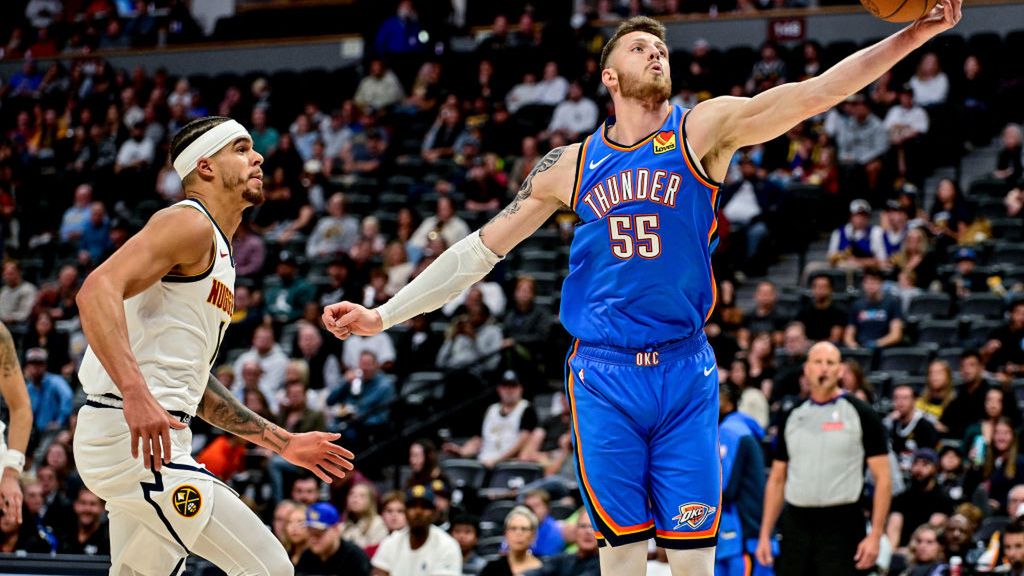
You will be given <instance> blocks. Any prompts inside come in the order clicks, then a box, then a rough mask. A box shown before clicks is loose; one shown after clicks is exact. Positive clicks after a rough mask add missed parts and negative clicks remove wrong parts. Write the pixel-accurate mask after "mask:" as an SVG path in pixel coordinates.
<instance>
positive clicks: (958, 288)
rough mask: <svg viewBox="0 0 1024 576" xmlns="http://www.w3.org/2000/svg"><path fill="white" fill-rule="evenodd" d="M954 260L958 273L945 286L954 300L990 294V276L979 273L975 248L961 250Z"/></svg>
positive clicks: (950, 277)
mask: <svg viewBox="0 0 1024 576" xmlns="http://www.w3.org/2000/svg"><path fill="white" fill-rule="evenodd" d="M953 259H954V260H955V261H956V271H955V272H954V273H953V274H951V275H950V276H949V279H948V280H947V281H946V286H945V289H946V292H948V293H949V295H950V296H951V297H952V298H954V299H963V298H966V297H968V296H970V295H971V294H978V293H985V292H988V276H987V275H985V274H984V273H981V272H978V271H977V263H978V254H977V253H976V252H975V251H974V248H971V247H969V246H964V247H963V248H960V249H959V250H957V251H956V254H955V255H954V258H953Z"/></svg>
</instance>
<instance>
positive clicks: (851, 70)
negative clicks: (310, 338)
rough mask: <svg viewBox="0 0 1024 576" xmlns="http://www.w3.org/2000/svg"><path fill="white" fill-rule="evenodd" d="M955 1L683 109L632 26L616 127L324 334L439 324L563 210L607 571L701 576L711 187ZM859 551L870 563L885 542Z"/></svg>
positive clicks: (582, 471)
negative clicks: (658, 559) (882, 34)
mask: <svg viewBox="0 0 1024 576" xmlns="http://www.w3.org/2000/svg"><path fill="white" fill-rule="evenodd" d="M960 4H961V0H942V3H940V4H939V5H937V6H936V7H935V9H934V10H933V11H931V12H930V13H929V14H928V15H926V16H925V17H923V18H922V19H920V20H918V21H916V22H914V23H913V24H911V25H910V26H908V27H906V28H904V29H903V30H901V31H900V32H898V33H896V34H894V35H892V36H890V37H889V38H887V39H885V40H883V41H881V42H879V43H878V44H875V45H873V46H871V47H869V48H866V49H864V50H861V51H860V52H858V53H856V54H854V55H852V56H850V57H849V58H846V59H845V60H843V61H842V62H840V63H838V64H837V65H835V66H834V67H833V68H832V69H830V70H828V71H827V72H825V73H823V74H822V75H820V76H818V77H816V78H812V79H810V80H806V81H804V82H800V83H792V84H786V85H782V86H778V87H776V88H773V89H771V90H767V91H765V92H763V93H761V94H758V95H757V96H755V97H753V98H735V97H722V98H714V99H712V100H708V101H706V102H703V103H701V104H699V105H698V106H696V107H695V108H694V109H693V110H689V111H688V110H684V109H682V108H680V107H673V106H672V105H670V104H669V102H668V98H669V96H670V94H671V93H672V88H671V82H670V80H669V78H670V70H669V58H668V49H667V47H666V45H665V30H664V27H662V26H661V25H660V24H659V23H658V22H656V21H654V20H651V19H649V18H644V17H637V18H631V19H629V20H627V21H625V22H624V23H623V24H622V25H621V26H620V27H619V28H618V30H617V31H616V32H615V34H614V35H613V36H612V38H611V39H610V40H609V41H608V43H607V45H606V46H605V48H604V51H603V53H602V57H601V67H602V72H601V80H602V82H603V83H604V85H605V86H606V87H607V88H608V92H609V93H610V94H611V97H612V101H613V103H614V105H615V116H614V117H613V118H609V119H608V120H607V121H606V122H605V123H604V125H603V126H601V127H600V128H599V129H598V130H597V131H596V132H594V133H593V134H592V135H590V136H589V137H587V138H586V139H585V140H584V141H583V142H582V143H581V144H573V145H570V146H565V147H561V148H556V149H554V150H551V151H550V152H549V153H548V154H547V155H546V156H545V157H544V158H543V159H542V160H541V161H540V162H538V163H537V165H536V167H534V169H533V171H532V172H531V173H530V175H529V176H527V178H526V179H525V181H524V182H523V185H522V188H521V189H520V191H519V193H518V195H517V196H516V198H515V199H514V200H513V201H512V203H511V204H510V205H509V206H508V207H506V208H505V209H504V210H503V211H502V212H501V213H500V214H498V215H497V216H496V217H495V218H494V219H493V220H491V221H490V222H488V223H487V224H486V225H484V226H483V228H481V229H480V230H479V231H477V232H474V233H473V234H470V235H469V236H468V237H466V238H465V239H463V240H461V241H459V242H457V243H455V244H454V245H452V246H451V247H450V248H449V249H448V250H447V251H446V252H445V253H444V254H442V255H441V256H440V257H439V258H438V259H437V260H436V261H435V262H434V263H432V264H431V265H430V266H429V267H428V268H427V269H425V270H424V271H423V272H422V273H421V274H420V275H419V276H417V277H416V279H415V280H413V281H412V282H411V283H410V284H409V285H408V286H406V287H405V288H403V289H402V290H401V291H400V292H399V293H398V294H396V295H395V296H394V297H393V298H392V299H391V300H390V301H388V302H386V303H385V304H383V305H381V306H380V307H378V308H376V309H374V310H367V309H366V308H363V307H362V306H359V305H357V304H353V303H350V302H340V303H337V304H332V305H330V306H328V307H326V308H325V310H324V324H325V325H326V326H327V327H328V328H329V329H330V330H331V331H332V332H333V333H334V334H335V335H336V336H338V337H339V338H342V339H344V338H346V337H348V335H349V334H360V335H371V334H376V333H378V332H380V331H381V330H384V329H387V328H388V327H390V326H393V325H394V324H396V323H399V322H403V321H405V320H407V319H409V318H411V317H413V316H415V315H418V314H421V313H424V312H428V311H431V310H434V309H436V308H438V307H440V306H441V305H442V304H444V302H445V301H447V300H448V299H450V298H452V297H453V296H455V295H456V294H458V293H460V292H461V291H462V290H465V289H466V288H467V287H469V286H470V285H472V284H473V283H474V282H476V281H478V280H480V279H481V278H483V277H484V276H485V275H486V274H487V273H488V272H489V271H490V270H491V268H493V266H494V265H495V264H496V263H497V262H498V261H499V260H501V259H502V258H503V257H504V256H505V255H506V254H508V252H509V251H510V250H512V248H514V247H515V246H516V245H517V244H518V243H519V242H520V241H522V240H523V239H524V238H526V237H527V236H529V235H530V234H532V233H533V232H534V231H535V230H536V229H537V228H539V227H540V226H541V225H543V224H544V223H545V222H546V221H547V220H548V218H549V217H550V216H551V215H552V214H553V213H554V212H555V211H556V210H558V209H559V208H560V207H562V206H568V207H570V208H571V209H573V210H574V211H575V212H576V214H577V215H578V217H579V219H580V220H581V223H580V224H579V226H578V228H577V229H576V233H575V236H574V238H573V241H572V251H571V256H570V261H569V276H568V277H567V279H566V280H565V283H564V286H563V297H562V310H561V320H562V323H563V325H564V326H565V328H566V330H568V331H569V333H570V334H571V335H573V336H574V337H575V340H574V342H573V344H572V348H571V350H570V353H569V356H568V359H567V362H566V367H565V368H566V392H567V394H568V397H569V404H570V409H571V416H572V424H573V444H574V450H575V453H576V468H577V476H578V479H579V485H580V488H581V491H582V493H583V496H584V500H585V502H586V507H587V510H588V512H589V514H590V517H591V520H592V521H593V524H594V529H595V531H596V532H597V533H598V535H599V542H600V543H601V544H602V547H601V553H600V554H601V571H602V573H604V574H614V575H620V574H621V575H629V576H634V575H638V574H644V573H645V571H646V561H647V540H648V539H649V538H652V537H654V538H655V539H656V540H657V542H658V543H659V544H660V545H662V546H664V547H666V548H668V556H669V563H670V564H671V567H672V573H673V574H674V575H675V576H682V575H686V576H710V575H711V574H712V572H713V569H714V546H715V544H716V538H717V532H718V525H719V517H720V515H719V509H720V507H721V504H720V495H721V478H720V470H719V452H718V446H717V444H718V439H717V425H718V375H717V369H716V363H715V358H714V354H713V352H712V351H711V349H710V347H709V346H708V344H707V341H706V339H705V337H704V333H703V328H704V323H705V321H706V320H707V318H708V317H709V316H710V314H711V311H712V309H713V308H714V305H715V298H716V294H715V280H714V277H713V274H712V270H711V252H712V250H713V249H714V247H715V243H716V241H717V236H716V227H717V224H716V218H715V215H716V210H717V207H718V206H717V205H718V188H719V184H718V182H719V181H720V180H721V179H722V178H724V176H725V173H726V170H727V168H728V165H729V162H730V159H731V158H732V156H733V154H734V153H735V152H736V150H738V149H739V148H742V147H744V146H750V145H753V144H757V143H760V142H765V141H767V140H771V139H772V138H775V137H778V136H780V135H782V134H784V133H786V131H788V130H789V129H790V128H792V127H793V126H794V125H796V124H798V123H799V122H801V121H803V120H805V119H806V118H809V117H811V116H814V115H816V114H819V113H822V112H824V111H826V110H828V109H829V108H831V107H832V106H834V105H836V104H838V103H839V102H841V101H842V100H843V99H845V98H846V97H847V96H849V95H850V94H853V93H855V92H857V91H858V90H860V89H862V88H863V87H865V86H866V85H867V84H868V83H870V82H871V81H873V80H874V79H875V78H877V77H878V76H880V75H881V74H882V73H883V72H885V71H886V70H888V69H889V68H891V67H892V66H893V65H894V64H896V63H897V62H899V60H900V59H902V58H903V57H905V56H906V55H907V54H910V53H911V52H912V51H913V50H914V49H915V48H918V47H920V46H921V45H923V44H924V43H925V42H926V41H927V40H928V39H929V38H931V37H932V36H934V35H936V34H938V33H940V32H942V31H944V30H948V29H949V28H951V27H953V26H954V25H955V24H956V22H957V21H958V20H959V19H960ZM861 548H862V550H861V551H859V554H862V555H863V557H864V558H865V559H866V560H870V563H873V562H874V557H875V556H876V555H877V553H878V535H874V536H871V537H869V538H868V539H866V540H865V541H864V542H863V543H862V544H861ZM870 563H869V565H870Z"/></svg>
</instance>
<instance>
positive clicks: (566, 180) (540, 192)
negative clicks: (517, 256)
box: [480, 144, 580, 256]
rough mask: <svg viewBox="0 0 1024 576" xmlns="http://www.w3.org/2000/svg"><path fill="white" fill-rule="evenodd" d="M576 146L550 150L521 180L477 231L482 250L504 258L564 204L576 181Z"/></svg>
mask: <svg viewBox="0 0 1024 576" xmlns="http://www.w3.org/2000/svg"><path fill="white" fill-rule="evenodd" d="M579 152H580V146H579V144H572V145H570V146H560V147H558V148H554V149H552V150H551V151H550V152H548V153H547V154H546V155H545V156H544V157H543V158H541V159H540V160H539V161H538V162H537V164H536V165H535V166H534V167H533V170H531V171H530V173H529V174H528V175H527V176H526V178H525V179H524V180H523V184H522V186H520V188H519V192H518V193H517V194H516V197H515V198H514V199H513V200H512V202H511V203H510V204H509V205H508V206H506V207H505V208H504V209H503V210H502V211H501V212H499V213H498V215H497V216H495V217H494V218H492V219H491V221H490V222H488V223H487V224H485V225H484V226H483V228H481V229H480V238H481V240H483V243H484V245H485V246H487V247H488V248H490V249H491V251H492V252H494V253H495V254H497V255H499V256H505V255H506V254H508V253H509V251H511V250H512V249H513V248H515V247H516V245H518V244H519V243H520V242H522V241H523V240H525V239H526V238H528V237H529V236H530V235H531V234H533V233H534V232H535V231H537V229H538V228H540V227H541V226H542V225H543V224H544V223H545V222H547V220H548V218H550V217H551V215H552V214H554V213H555V211H556V210H558V208H559V207H560V206H562V205H565V204H568V202H569V197H570V196H571V195H572V187H573V183H574V181H575V177H576V174H575V172H576V161H577V159H578V157H579Z"/></svg>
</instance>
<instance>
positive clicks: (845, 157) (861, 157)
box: [835, 94, 920, 193]
mask: <svg viewBox="0 0 1024 576" xmlns="http://www.w3.org/2000/svg"><path fill="white" fill-rule="evenodd" d="M916 100H918V102H920V99H919V98H917V99H916ZM847 103H848V105H849V110H850V115H849V116H848V117H847V118H844V119H843V120H842V121H841V122H840V124H839V125H838V127H837V129H836V134H835V139H836V147H837V149H838V152H839V165H840V167H841V169H842V170H843V171H845V173H846V175H847V179H846V180H847V182H848V183H849V182H851V180H850V178H855V179H857V180H859V181H861V182H863V183H864V188H863V189H866V190H867V191H868V192H872V193H873V192H876V191H877V190H878V188H879V186H878V185H879V182H878V180H879V177H880V175H881V173H882V167H883V165H882V157H883V156H884V155H885V153H886V152H887V151H888V150H889V134H888V133H887V132H886V130H885V126H883V125H882V121H881V120H879V119H878V117H877V116H875V115H874V114H872V113H871V109H870V108H868V105H867V102H865V100H864V95H863V94H854V95H853V96H850V97H849V98H847ZM850 186H851V188H853V189H855V188H856V187H855V186H854V185H853V184H852V183H851V184H850Z"/></svg>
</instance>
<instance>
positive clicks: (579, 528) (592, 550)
mask: <svg viewBox="0 0 1024 576" xmlns="http://www.w3.org/2000/svg"><path fill="white" fill-rule="evenodd" d="M543 562H544V565H543V566H541V567H540V568H538V569H537V570H533V571H530V572H527V573H526V576H600V574H601V564H600V562H599V561H598V557H597V538H596V537H595V536H594V526H593V524H591V523H590V516H589V515H588V514H587V511H586V510H584V509H582V508H581V509H579V510H578V511H577V512H576V552H568V553H565V554H559V555H557V556H549V557H547V558H545V559H544V560H543Z"/></svg>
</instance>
